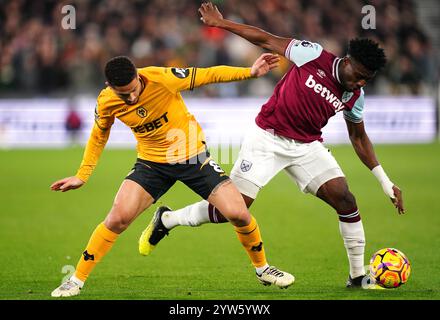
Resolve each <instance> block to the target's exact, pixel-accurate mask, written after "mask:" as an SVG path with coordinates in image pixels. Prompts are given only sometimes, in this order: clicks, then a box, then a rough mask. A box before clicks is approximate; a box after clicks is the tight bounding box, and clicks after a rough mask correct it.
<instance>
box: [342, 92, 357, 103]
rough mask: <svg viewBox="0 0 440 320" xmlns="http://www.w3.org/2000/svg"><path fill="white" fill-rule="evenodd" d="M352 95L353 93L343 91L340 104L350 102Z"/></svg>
mask: <svg viewBox="0 0 440 320" xmlns="http://www.w3.org/2000/svg"><path fill="white" fill-rule="evenodd" d="M353 94H354V93H353V92H348V91H344V93H343V94H342V102H343V103H346V102H348V101H350V99H351V98H352V97H353Z"/></svg>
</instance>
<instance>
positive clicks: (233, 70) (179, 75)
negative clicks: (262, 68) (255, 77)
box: [163, 66, 252, 93]
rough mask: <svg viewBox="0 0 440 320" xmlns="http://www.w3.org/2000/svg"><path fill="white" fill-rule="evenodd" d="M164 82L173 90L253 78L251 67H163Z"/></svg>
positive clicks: (191, 88) (177, 90)
mask: <svg viewBox="0 0 440 320" xmlns="http://www.w3.org/2000/svg"><path fill="white" fill-rule="evenodd" d="M163 73H164V82H163V84H164V85H165V86H166V87H167V88H168V89H169V90H170V91H172V92H175V93H177V92H179V91H184V90H193V89H194V88H197V87H200V86H203V85H206V84H210V83H218V82H231V81H239V80H246V79H249V78H252V76H251V68H240V67H230V66H215V67H210V68H163Z"/></svg>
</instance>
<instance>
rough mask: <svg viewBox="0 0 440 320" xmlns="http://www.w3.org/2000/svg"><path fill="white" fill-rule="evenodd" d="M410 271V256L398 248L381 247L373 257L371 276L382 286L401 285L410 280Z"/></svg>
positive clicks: (392, 286)
mask: <svg viewBox="0 0 440 320" xmlns="http://www.w3.org/2000/svg"><path fill="white" fill-rule="evenodd" d="M410 273H411V264H410V263H409V260H408V258H407V257H406V256H405V255H404V254H403V253H402V252H401V251H399V250H397V249H394V248H385V249H380V250H379V251H377V252H376V253H375V254H373V256H372V257H371V260H370V277H371V278H372V279H374V280H375V282H376V283H377V284H378V285H380V286H381V287H384V288H397V287H400V286H401V285H402V284H404V283H406V282H407V281H408V278H409V275H410Z"/></svg>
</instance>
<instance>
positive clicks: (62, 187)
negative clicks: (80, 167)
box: [50, 176, 85, 192]
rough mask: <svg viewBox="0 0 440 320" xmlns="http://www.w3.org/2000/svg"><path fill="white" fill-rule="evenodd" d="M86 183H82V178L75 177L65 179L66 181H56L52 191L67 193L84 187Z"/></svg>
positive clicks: (51, 187)
mask: <svg viewBox="0 0 440 320" xmlns="http://www.w3.org/2000/svg"><path fill="white" fill-rule="evenodd" d="M84 183H85V182H84V181H82V180H81V179H80V178H78V177H75V176H73V177H68V178H64V179H61V180H58V181H55V182H54V183H52V185H51V186H50V189H51V190H52V191H61V192H66V191H69V190H73V189H78V188H80V187H81V186H83V185H84Z"/></svg>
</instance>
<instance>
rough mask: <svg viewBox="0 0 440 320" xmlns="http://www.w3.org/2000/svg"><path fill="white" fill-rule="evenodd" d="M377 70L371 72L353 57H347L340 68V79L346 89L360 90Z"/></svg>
mask: <svg viewBox="0 0 440 320" xmlns="http://www.w3.org/2000/svg"><path fill="white" fill-rule="evenodd" d="M375 74H376V73H375V72H371V71H370V70H368V69H367V68H365V67H364V66H363V65H361V64H360V63H359V62H357V61H355V60H354V59H353V58H349V57H345V58H344V60H343V63H342V64H341V69H340V73H339V76H340V80H341V83H342V86H343V87H344V89H345V90H346V91H354V90H359V89H360V88H362V87H364V86H365V85H366V84H367V82H368V81H369V80H371V79H372V78H373V77H374V75H375Z"/></svg>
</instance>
